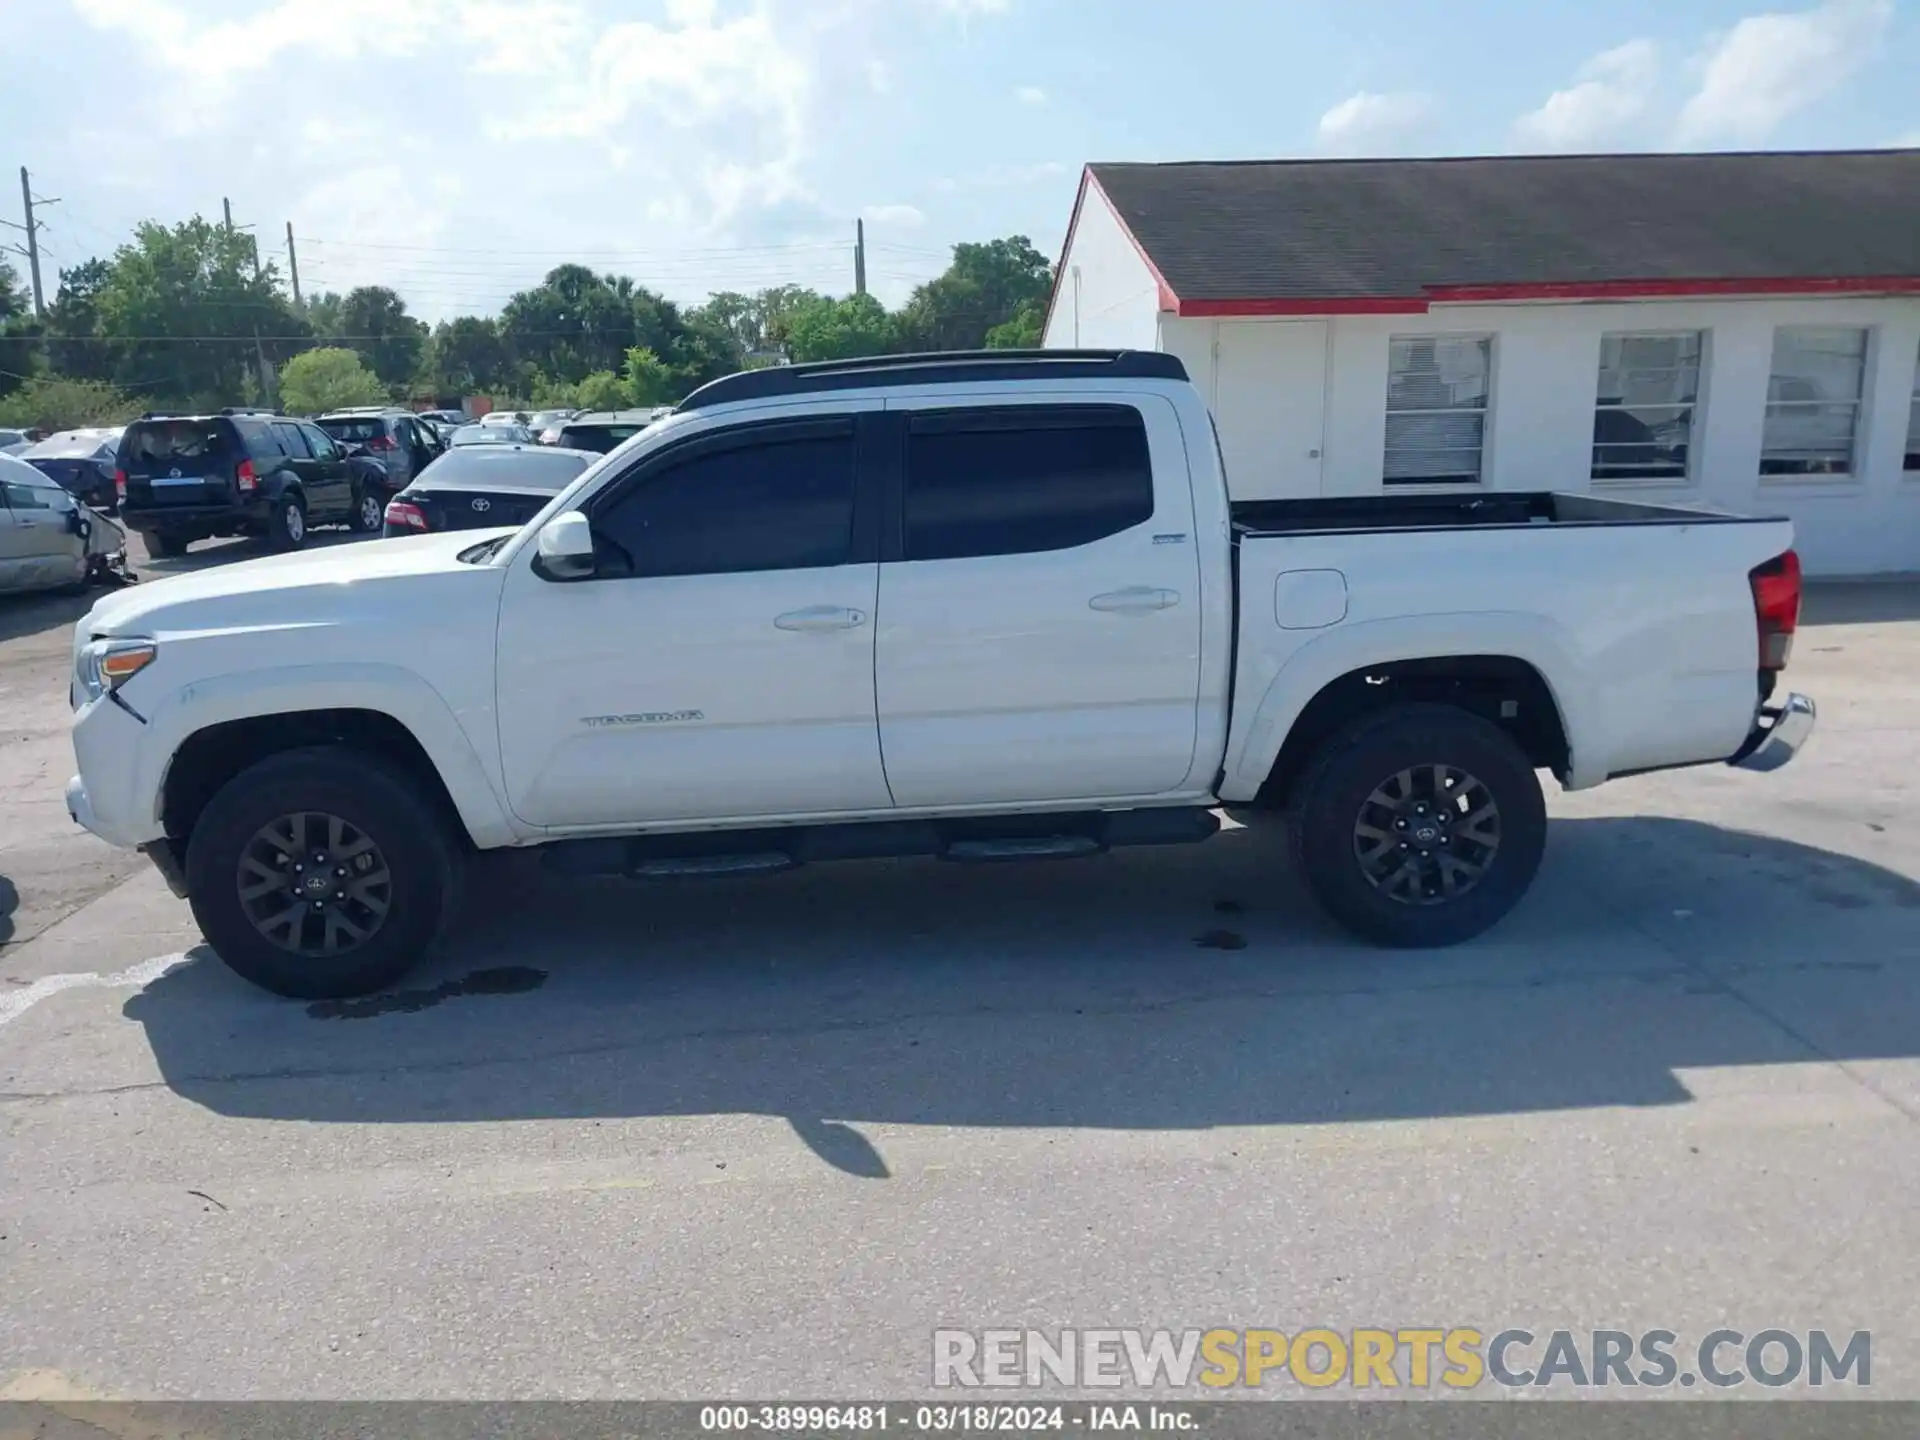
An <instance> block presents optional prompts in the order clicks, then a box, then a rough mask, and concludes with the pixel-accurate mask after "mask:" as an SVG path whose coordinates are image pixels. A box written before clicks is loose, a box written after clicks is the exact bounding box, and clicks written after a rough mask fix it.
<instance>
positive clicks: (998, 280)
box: [899, 235, 1053, 350]
mask: <svg viewBox="0 0 1920 1440" xmlns="http://www.w3.org/2000/svg"><path fill="white" fill-rule="evenodd" d="M1052 288H1053V266H1052V265H1051V264H1050V263H1049V262H1048V260H1047V257H1046V256H1044V255H1042V254H1041V253H1040V252H1039V251H1038V250H1036V249H1034V248H1033V242H1032V241H1030V240H1029V239H1027V237H1026V236H1024V235H1012V236H1009V237H1007V238H1006V239H1004V240H989V241H987V242H986V243H985V244H981V245H974V244H963V245H956V246H954V247H953V263H952V264H950V265H949V266H948V267H947V269H946V271H945V273H943V274H941V275H940V276H938V277H937V278H935V279H932V280H929V281H928V282H927V283H926V284H924V285H922V286H920V287H919V288H917V289H916V290H915V291H914V292H913V295H912V298H910V299H909V300H908V301H907V304H906V307H905V308H904V309H903V310H902V311H901V313H900V317H899V326H900V334H901V338H902V339H903V340H904V341H905V342H906V344H907V346H908V347H909V348H912V349H916V350H978V349H980V348H982V347H984V346H985V345H986V343H987V335H988V333H989V332H990V331H992V330H993V329H994V327H995V326H1000V325H1005V324H1007V323H1009V322H1010V321H1013V320H1014V318H1015V317H1016V316H1018V315H1019V314H1020V311H1021V307H1022V306H1025V305H1038V306H1040V307H1042V308H1044V307H1045V305H1046V303H1047V295H1048V292H1049V291H1050V290H1051V289H1052Z"/></svg>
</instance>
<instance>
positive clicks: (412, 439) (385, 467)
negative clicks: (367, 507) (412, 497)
mask: <svg viewBox="0 0 1920 1440" xmlns="http://www.w3.org/2000/svg"><path fill="white" fill-rule="evenodd" d="M314 423H315V424H316V425H318V426H319V427H320V428H321V429H322V430H324V431H326V432H327V434H329V435H331V436H332V437H333V438H334V439H335V440H336V441H337V442H338V443H339V444H340V445H341V446H343V447H344V448H345V449H346V451H347V453H348V454H358V455H364V456H366V458H367V459H369V460H371V461H373V463H374V464H375V465H377V466H379V468H380V484H381V486H382V488H383V489H384V491H385V492H386V493H385V494H383V495H382V496H381V497H380V503H381V505H382V506H383V507H384V506H385V504H386V500H387V495H391V494H392V493H393V492H394V491H396V490H404V489H405V488H406V487H407V482H408V481H410V480H412V479H413V477H414V476H416V475H418V474H419V473H420V472H421V471H422V470H424V469H426V468H427V466H428V465H430V464H432V463H433V461H434V460H435V459H437V458H438V457H439V456H440V454H441V453H442V452H443V451H444V450H445V449H446V448H447V447H446V446H445V445H444V444H443V443H442V442H441V439H440V434H439V432H438V431H437V430H435V429H434V427H433V426H431V425H428V424H426V423H424V422H423V421H421V420H420V418H419V417H418V416H416V415H415V414H414V413H413V412H412V411H411V410H401V409H397V408H396V409H378V410H336V411H334V412H333V413H332V414H330V415H322V416H321V417H320V418H319V419H318V420H316V421H315V422H314Z"/></svg>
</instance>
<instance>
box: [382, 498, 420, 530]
mask: <svg viewBox="0 0 1920 1440" xmlns="http://www.w3.org/2000/svg"><path fill="white" fill-rule="evenodd" d="M386 520H387V524H389V525H403V526H405V527H406V528H407V529H409V530H420V531H425V530H426V528H427V517H426V514H425V513H424V512H423V511H422V510H421V509H420V507H419V506H418V505H414V504H411V503H409V502H408V501H405V500H389V501H388V502H387V515H386Z"/></svg>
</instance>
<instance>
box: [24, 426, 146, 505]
mask: <svg viewBox="0 0 1920 1440" xmlns="http://www.w3.org/2000/svg"><path fill="white" fill-rule="evenodd" d="M125 432H126V427H125V426H123V425H115V426H113V427H112V428H110V429H109V428H104V427H101V428H95V429H90V430H62V431H60V432H59V433H58V434H55V435H49V436H47V438H46V439H44V440H41V441H39V442H38V443H36V444H33V445H29V446H27V448H26V449H24V450H22V451H21V452H20V453H19V455H18V456H16V457H15V458H16V459H20V460H24V461H26V462H27V463H28V464H29V465H31V466H33V468H34V469H36V470H38V471H39V472H40V473H41V474H43V475H45V476H47V477H48V478H49V479H51V480H54V481H57V482H58V483H59V485H60V488H61V489H63V490H65V491H66V492H67V493H68V494H69V495H72V496H73V497H74V498H75V499H77V500H81V501H84V502H85V503H86V504H88V505H91V506H92V507H93V508H94V509H96V510H104V511H107V512H108V513H109V514H110V513H112V511H113V509H114V505H115V496H114V488H113V467H114V457H115V456H116V455H118V454H119V451H120V437H121V435H123V434H124V433H125Z"/></svg>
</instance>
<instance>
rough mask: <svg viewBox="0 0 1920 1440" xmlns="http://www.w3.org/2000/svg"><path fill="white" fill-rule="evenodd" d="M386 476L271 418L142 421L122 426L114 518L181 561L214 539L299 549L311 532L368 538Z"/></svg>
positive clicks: (228, 413)
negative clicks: (342, 529) (317, 528)
mask: <svg viewBox="0 0 1920 1440" xmlns="http://www.w3.org/2000/svg"><path fill="white" fill-rule="evenodd" d="M383 485H384V481H383V476H382V473H381V471H380V469H379V467H378V466H377V465H375V464H374V463H373V462H372V461H371V460H368V459H365V458H361V457H354V456H349V455H348V454H347V452H346V451H344V450H343V449H341V447H340V446H339V445H338V444H337V443H336V442H335V441H334V439H333V437H332V436H330V435H328V434H327V432H326V431H324V430H322V429H321V428H320V427H319V426H317V425H315V424H313V423H312V422H311V421H308V420H295V419H290V418H289V417H287V416H285V415H282V414H279V413H278V412H276V411H271V410H234V409H228V410H222V411H220V412H219V413H218V414H214V415H159V414H148V415H144V416H142V417H141V418H140V419H138V420H136V421H134V422H133V424H131V425H129V426H128V427H127V433H126V435H125V436H123V437H122V439H121V441H120V454H119V458H118V462H117V466H116V470H115V473H114V487H115V489H116V490H117V491H118V492H119V497H120V516H121V519H122V520H123V521H124V522H125V523H126V526H127V528H128V529H130V530H137V531H139V532H140V537H141V539H142V540H144V541H145V542H146V547H147V553H148V554H149V555H152V556H155V557H163V556H168V555H178V554H179V553H180V552H181V551H183V550H185V549H186V548H187V546H189V545H191V544H192V543H193V542H194V541H196V540H205V539H208V538H210V537H212V536H215V535H260V536H265V537H266V539H267V541H268V543H269V544H271V545H272V546H273V548H274V549H276V550H298V549H299V548H300V547H301V546H302V545H303V544H305V543H306V538H307V531H308V529H309V528H310V527H312V526H314V525H335V524H341V525H347V526H349V527H350V528H351V529H353V530H354V531H356V532H359V533H363V534H371V533H372V532H374V531H376V530H378V529H379V528H380V521H381V512H382V511H383V510H385V508H386V493H385V490H384V488H383Z"/></svg>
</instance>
